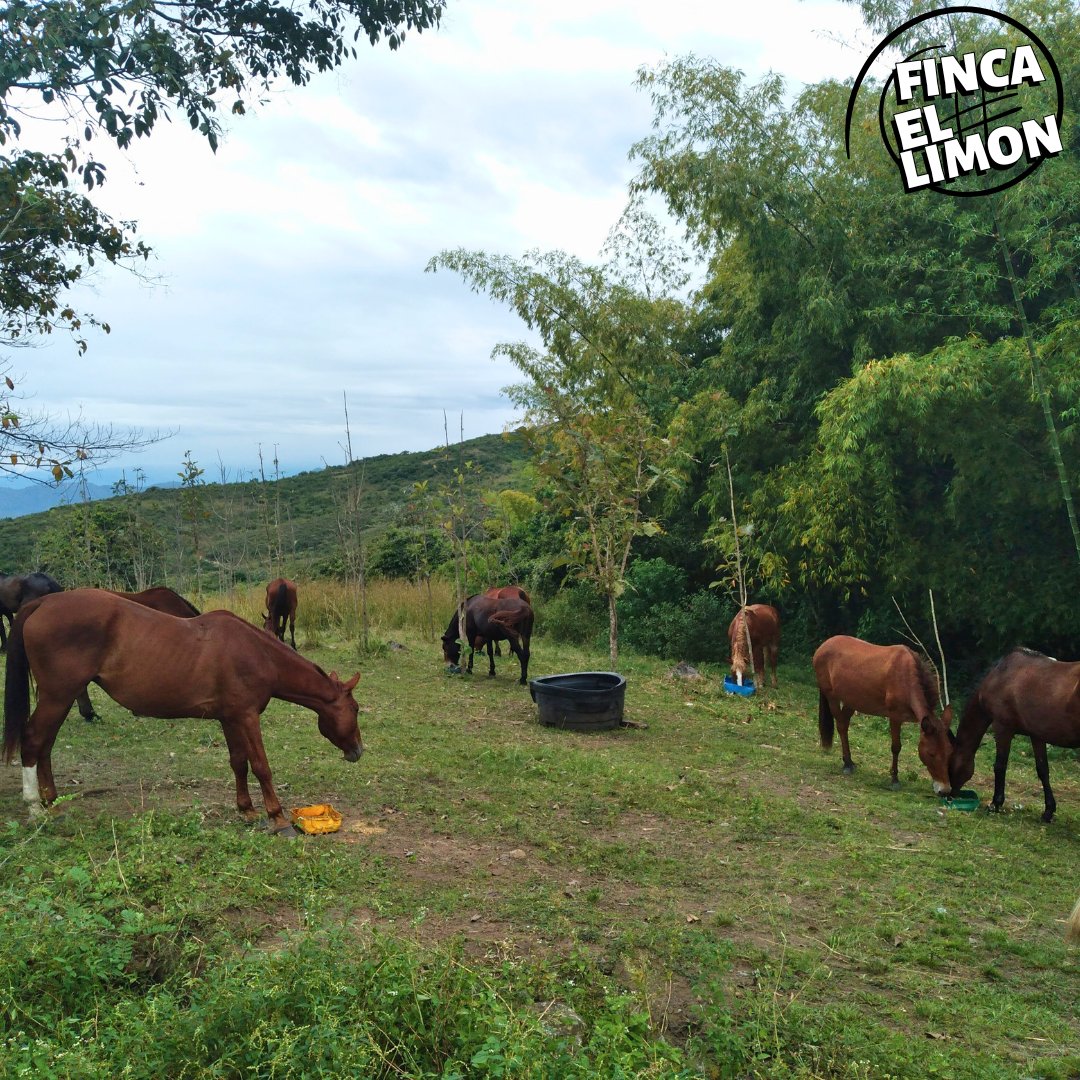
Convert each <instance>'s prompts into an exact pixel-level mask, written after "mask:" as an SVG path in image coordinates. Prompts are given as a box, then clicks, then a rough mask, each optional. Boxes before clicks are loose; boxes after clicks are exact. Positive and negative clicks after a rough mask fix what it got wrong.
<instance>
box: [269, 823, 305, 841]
mask: <svg viewBox="0 0 1080 1080" xmlns="http://www.w3.org/2000/svg"><path fill="white" fill-rule="evenodd" d="M274 835H275V836H284V837H287V838H289V839H292V837H294V836H299V835H300V833H299V832H297V830H296V829H295V828H294V827H293V826H292V825H286V826H285V828H284V829H275V830H274Z"/></svg>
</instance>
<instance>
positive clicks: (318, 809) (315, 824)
mask: <svg viewBox="0 0 1080 1080" xmlns="http://www.w3.org/2000/svg"><path fill="white" fill-rule="evenodd" d="M291 816H292V821H293V824H294V825H295V826H296V827H297V828H298V829H299V830H300V831H301V832H306V833H311V834H315V833H328V832H337V831H338V829H340V828H341V815H340V814H339V813H338V812H337V811H336V810H335V809H334V808H333V807H332V806H330V805H329V804H328V803H320V804H319V805H318V806H301V807H298V808H297V809H295V810H293V811H291Z"/></svg>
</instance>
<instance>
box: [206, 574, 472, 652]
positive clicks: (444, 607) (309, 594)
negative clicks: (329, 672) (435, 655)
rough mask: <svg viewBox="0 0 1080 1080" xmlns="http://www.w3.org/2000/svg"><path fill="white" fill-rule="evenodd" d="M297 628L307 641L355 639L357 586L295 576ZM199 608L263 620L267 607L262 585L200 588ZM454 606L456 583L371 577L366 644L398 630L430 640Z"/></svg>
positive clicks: (358, 622)
mask: <svg viewBox="0 0 1080 1080" xmlns="http://www.w3.org/2000/svg"><path fill="white" fill-rule="evenodd" d="M296 591H297V607H296V632H297V634H298V635H301V634H302V635H303V637H304V640H305V641H306V642H307V643H308V644H309V645H318V644H319V643H320V642H321V640H322V639H323V638H324V637H345V638H352V639H357V640H358V639H359V638H360V636H361V630H362V618H361V602H360V589H359V586H356V585H352V584H349V583H346V582H340V581H297V583H296ZM191 599H192V600H193V602H194V603H195V604H196V606H197V607H198V608H199V609H200V610H201V611H212V610H214V609H215V608H225V609H227V610H228V611H232V612H235V613H236V614H237V615H239V616H240V617H241V618H243V619H247V620H248V621H249V622H252V623H255V624H256V625H257V626H261V625H262V623H263V616H264V615H265V613H266V586H265V585H262V584H260V585H250V586H242V587H237V588H235V589H232V590H230V591H229V592H225V593H220V592H204V593H202V594H201V595H200V596H198V597H192V598H191ZM453 610H454V589H453V586H452V585H451V584H449V583H448V582H445V581H432V582H431V585H430V589H429V587H428V585H427V584H426V583H420V584H413V583H411V582H406V581H386V580H381V579H380V580H375V581H369V582H368V584H367V617H368V638H369V644H371V645H376V646H377V645H379V644H381V643H383V642H385V641H386V640H387V639H388V638H389V637H392V635H393V633H394V632H395V631H396V632H398V633H400V632H402V631H409V632H410V633H415V634H419V635H421V636H423V637H425V638H427V639H428V640H431V641H434V640H435V639H436V638H437V637H439V636H440V635H441V634H442V632H443V630H445V629H446V623H447V621H448V620H449V618H450V616H451V614H452V613H453Z"/></svg>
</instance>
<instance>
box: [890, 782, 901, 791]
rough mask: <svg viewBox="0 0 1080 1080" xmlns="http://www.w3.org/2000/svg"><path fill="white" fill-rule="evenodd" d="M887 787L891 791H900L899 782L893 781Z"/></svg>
mask: <svg viewBox="0 0 1080 1080" xmlns="http://www.w3.org/2000/svg"><path fill="white" fill-rule="evenodd" d="M889 787H890V788H892V790H893V791H899V790H900V781H899V780H894V781H893V782H892V783H891V784H889Z"/></svg>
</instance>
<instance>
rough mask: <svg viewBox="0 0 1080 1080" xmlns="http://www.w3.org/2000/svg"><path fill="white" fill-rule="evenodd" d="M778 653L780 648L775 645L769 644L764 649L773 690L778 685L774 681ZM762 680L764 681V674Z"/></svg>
mask: <svg viewBox="0 0 1080 1080" xmlns="http://www.w3.org/2000/svg"><path fill="white" fill-rule="evenodd" d="M779 654H780V650H779V649H778V648H777V647H776V646H775V645H770V646H769V648H768V649H767V650H766V656H767V657H768V660H769V667H770V668H771V669H772V684H773V689H774V690H775V689H776V687H777V685H778V683H777V681H776V661H777V660H778V659H779ZM762 681H763V682H764V676H763V677H762Z"/></svg>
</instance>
